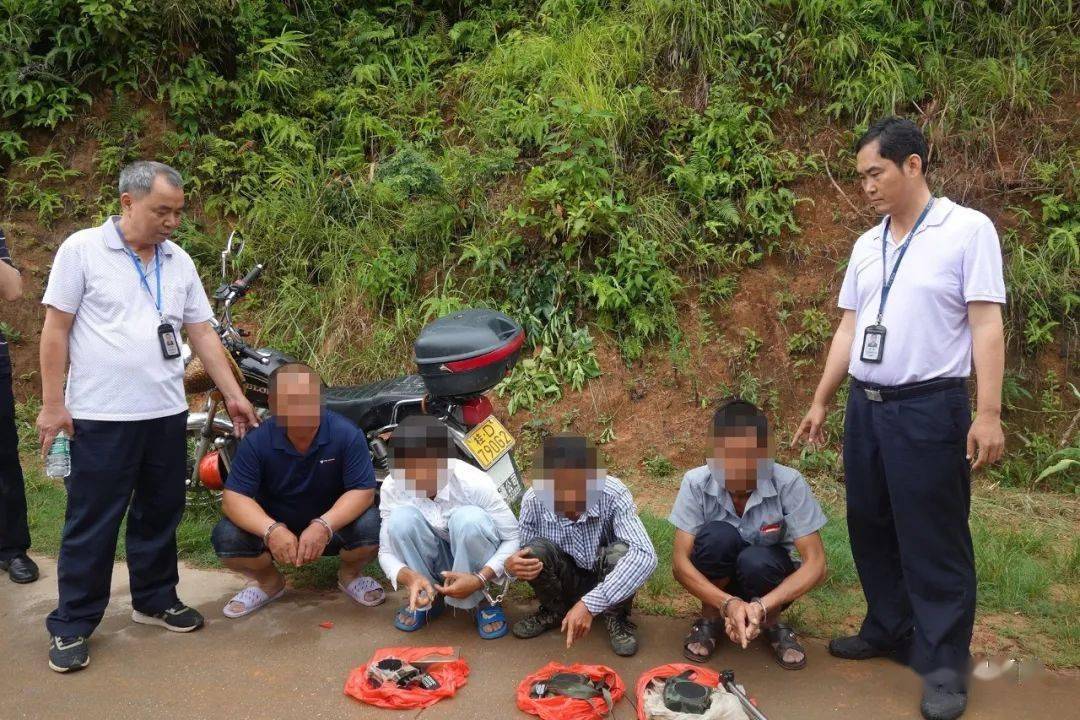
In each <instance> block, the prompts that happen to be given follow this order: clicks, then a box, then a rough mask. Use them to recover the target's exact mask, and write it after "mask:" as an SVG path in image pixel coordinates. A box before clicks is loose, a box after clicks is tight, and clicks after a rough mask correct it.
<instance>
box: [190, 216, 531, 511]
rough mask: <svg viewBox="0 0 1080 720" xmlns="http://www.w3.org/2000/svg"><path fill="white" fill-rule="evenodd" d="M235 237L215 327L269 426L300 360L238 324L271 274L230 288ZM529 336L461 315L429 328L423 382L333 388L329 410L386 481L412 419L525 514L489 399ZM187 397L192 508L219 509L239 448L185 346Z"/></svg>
mask: <svg viewBox="0 0 1080 720" xmlns="http://www.w3.org/2000/svg"><path fill="white" fill-rule="evenodd" d="M243 245H244V243H243V239H242V238H240V237H239V235H238V234H237V233H236V232H235V231H234V232H233V233H231V234H230V235H229V237H228V240H227V241H226V244H225V248H224V250H222V252H221V280H222V284H221V285H220V286H219V287H218V288H217V289H216V290H215V291H214V294H213V303H214V310H215V317H214V318H213V319H212V320H211V321H210V323H211V325H212V326H213V328H214V330H215V331H216V332H217V334H218V337H219V338H220V339H221V343H222V345H223V346H224V347H225V350H226V352H227V354H228V356H229V357H230V358H231V360H232V361H233V370H234V374H235V375H236V377H237V380H238V381H239V382H240V385H241V388H242V389H243V391H244V394H245V395H246V396H247V398H248V400H250V401H251V403H252V405H253V406H254V407H255V409H256V411H257V412H258V413H259V415H260V417H267V416H269V413H270V405H269V388H270V375H271V374H272V373H273V372H274V370H276V369H277V368H278V367H280V366H282V365H285V364H287V363H290V362H296V359H295V358H293V357H291V356H290V355H288V354H286V353H283V352H281V351H279V350H276V349H274V348H259V349H255V348H252V347H251V346H249V345H248V343H247V342H246V341H245V338H246V337H248V335H249V333H248V332H247V331H246V330H244V329H242V328H238V327H236V325H235V324H234V323H233V318H232V309H233V306H234V305H235V304H236V303H237V302H238V301H240V300H241V299H243V298H244V296H245V295H247V293H248V291H249V290H250V289H251V286H252V284H253V283H255V281H256V280H258V279H259V277H260V275H262V272H263V269H264V268H263V266H262V265H255V266H254V267H253V268H252V269H251V270H250V271H249V272H248V273H247V275H245V276H244V277H243V278H241V279H239V280H235V281H233V282H228V281H227V278H228V270H229V267H230V265H231V264H233V263H235V260H236V258H237V257H238V256H239V255H240V253H241V252H242V251H243ZM524 340H525V333H524V331H523V330H522V329H521V327H520V326H519V325H518V324H517V323H515V322H514V321H513V320H511V319H510V318H509V317H507V316H506V315H503V314H502V313H499V312H496V311H494V310H486V309H472V310H464V311H461V312H457V313H453V314H451V315H447V316H445V317H442V318H438V319H437V320H434V321H432V322H431V323H429V324H428V325H426V326H425V327H424V328H423V329H422V330H421V332H420V335H419V336H418V338H417V340H416V342H415V343H414V358H413V359H414V361H415V362H416V364H417V367H418V371H419V372H418V373H415V374H411V375H405V376H402V377H396V378H389V379H386V380H379V381H376V382H373V383H370V384H367V385H350V386H337V387H333V386H328V387H325V388H324V390H323V402H324V404H325V406H326V407H327V408H328V409H329V410H332V411H334V412H337V413H339V414H341V415H343V416H344V417H346V418H348V419H349V420H350V421H352V422H353V423H354V424H356V425H357V426H358V427H359V428H360V429H361V430H363V432H364V435H365V437H366V438H367V443H368V449H369V451H370V452H371V460H372V463H373V465H374V466H375V472H376V476H377V477H378V478H379V481H380V483H381V481H382V480H383V479H385V478H386V476H387V475H388V473H389V471H390V463H389V449H388V443H389V441H390V437H391V435H392V434H393V431H394V428H396V427H397V426H398V424H399V423H400V422H401V421H402V420H403V419H404V418H406V417H408V416H409V415H413V414H417V413H425V414H428V415H431V416H434V417H435V418H437V419H438V420H439V422H441V423H443V424H444V425H445V426H446V427H447V429H448V430H449V431H450V435H451V437H452V438H453V440H454V444H455V448H456V451H457V456H458V459H461V460H464V461H466V462H468V463H470V464H472V465H475V466H476V467H478V468H480V469H481V470H484V471H486V472H487V473H488V474H489V475H491V477H492V478H493V479H494V480H495V483H496V486H497V487H498V489H499V493H500V494H501V495H502V496H503V498H504V499H505V500H506V501H507V502H508V503H509V504H510V505H511V506H516V505H517V503H518V502H519V501H520V499H521V495H522V494H523V493H524V483H523V482H522V475H521V472H520V470H519V469H518V465H517V462H516V461H515V459H514V445H515V441H514V438H513V436H512V435H511V434H510V432H509V431H508V430H507V429H506V427H505V426H504V425H503V424H502V423H501V422H500V421H499V419H498V418H497V417H496V416H495V415H494V413H493V407H492V404H491V401H490V400H489V399H488V397H487V393H488V392H489V391H490V390H491V389H492V388H494V387H495V385H496V384H498V383H499V381H501V380H502V379H503V377H505V376H506V375H507V374H509V372H510V370H512V369H513V367H514V365H516V364H517V361H518V359H519V357H520V355H521V347H522V345H523V343H524ZM182 352H183V358H184V367H185V372H184V383H185V391H186V392H187V394H188V396H189V400H190V402H191V404H194V403H196V402H201V403H202V409H201V410H200V411H197V412H191V413H189V415H188V421H187V439H188V462H187V502H188V505H189V506H192V505H210V504H216V503H217V502H219V501H220V499H221V493H222V489H223V487H224V482H225V478H226V477H227V475H228V473H229V470H230V468H231V467H232V459H233V458H234V457H235V455H236V450H237V447H238V444H239V442H240V441H239V440H238V439H237V438H236V437H235V436H234V435H233V425H232V421H231V419H230V418H229V415H228V413H227V412H226V411H225V403H224V400H223V398H222V396H221V393H220V392H218V391H217V388H216V387H215V386H214V383H213V381H212V380H211V379H210V378H209V375H208V374H207V373H206V372H205V369H204V368H203V367H202V365H201V362H200V361H199V360H198V359H197V358H194V357H193V355H192V352H191V349H190V348H189V347H188V345H187V344H186V343H185V344H184V346H183V350H182Z"/></svg>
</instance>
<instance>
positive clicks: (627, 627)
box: [604, 613, 638, 657]
mask: <svg viewBox="0 0 1080 720" xmlns="http://www.w3.org/2000/svg"><path fill="white" fill-rule="evenodd" d="M604 624H605V625H607V631H608V635H609V636H610V637H611V649H612V650H614V651H615V654H616V655H620V656H622V657H630V656H631V655H633V654H634V653H636V652H637V647H638V642H637V625H635V624H634V623H632V622H630V618H629V617H627V616H626V615H625V614H623V613H604Z"/></svg>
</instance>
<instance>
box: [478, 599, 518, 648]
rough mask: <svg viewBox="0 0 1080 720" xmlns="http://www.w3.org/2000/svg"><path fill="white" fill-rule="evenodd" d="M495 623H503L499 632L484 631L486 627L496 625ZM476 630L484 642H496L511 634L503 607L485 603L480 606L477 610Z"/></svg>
mask: <svg viewBox="0 0 1080 720" xmlns="http://www.w3.org/2000/svg"><path fill="white" fill-rule="evenodd" d="M495 623H502V627H500V628H499V629H498V630H484V626H485V625H494V624H495ZM476 629H477V631H478V632H479V633H480V637H482V638H483V639H484V640H496V639H498V638H501V637H502V636H503V635H505V634H506V633H507V632H509V630H510V626H509V625H508V624H507V622H506V613H505V612H503V608H502V605H491V604H488V603H485V604H483V605H480V606H478V607H477V608H476Z"/></svg>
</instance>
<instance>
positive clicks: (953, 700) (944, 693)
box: [919, 683, 967, 720]
mask: <svg viewBox="0 0 1080 720" xmlns="http://www.w3.org/2000/svg"><path fill="white" fill-rule="evenodd" d="M966 708H967V693H966V692H964V691H957V690H955V689H954V688H950V687H946V686H944V685H938V684H936V683H927V684H926V685H925V687H923V696H922V707H920V708H919V709H920V710H922V716H923V717H924V718H926V720H956V718H958V717H960V716H961V715H963V714H964V710H965V709H966Z"/></svg>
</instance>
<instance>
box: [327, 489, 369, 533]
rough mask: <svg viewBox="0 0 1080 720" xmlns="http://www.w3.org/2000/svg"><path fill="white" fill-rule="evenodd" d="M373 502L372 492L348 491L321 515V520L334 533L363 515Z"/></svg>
mask: <svg viewBox="0 0 1080 720" xmlns="http://www.w3.org/2000/svg"><path fill="white" fill-rule="evenodd" d="M374 501H375V491H374V490H348V491H346V492H345V493H344V494H343V495H342V496H341V497H339V498H338V499H337V502H335V503H334V506H333V507H332V508H330V509H329V510H327V511H326V512H324V513H323V515H322V517H323V520H325V521H326V522H327V523H329V524H330V527H332V528H333V529H334V531H335V532H336V531H338V530H340V529H341V528H343V527H345V526H346V525H348V524H349V523H351V522H353V521H354V520H356V518H358V517H360V516H361V515H363V514H364V513H365V512H366V511H367V509H368V508H369V507H371V504H372V503H373V502H374Z"/></svg>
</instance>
